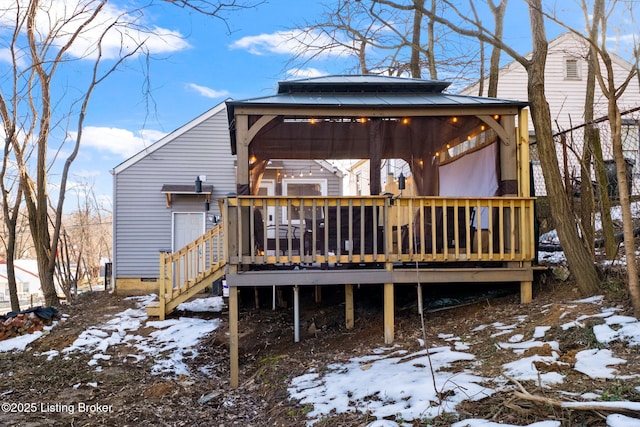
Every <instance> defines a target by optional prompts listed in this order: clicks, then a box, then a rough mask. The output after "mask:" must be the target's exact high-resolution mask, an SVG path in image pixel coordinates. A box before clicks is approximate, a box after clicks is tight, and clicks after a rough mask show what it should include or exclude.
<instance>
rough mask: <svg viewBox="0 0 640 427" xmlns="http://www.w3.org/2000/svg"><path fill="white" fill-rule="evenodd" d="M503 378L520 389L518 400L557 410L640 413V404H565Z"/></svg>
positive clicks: (516, 392)
mask: <svg viewBox="0 0 640 427" xmlns="http://www.w3.org/2000/svg"><path fill="white" fill-rule="evenodd" d="M503 376H504V377H505V378H506V379H508V380H509V381H511V382H512V383H513V384H515V385H516V387H518V389H519V391H515V392H514V393H513V394H514V396H515V397H516V398H518V399H523V400H527V401H530V402H535V403H542V404H544V405H551V406H553V407H556V408H564V409H573V410H577V411H611V412H632V413H635V414H637V413H638V412H640V402H628V401H616V402H594V401H590V402H564V401H562V400H557V399H551V398H549V397H544V396H538V395H534V394H531V393H529V392H528V391H527V390H526V389H525V388H524V387H523V386H522V384H520V383H519V382H518V381H517V380H515V379H513V378H510V377H509V376H507V375H504V374H503Z"/></svg>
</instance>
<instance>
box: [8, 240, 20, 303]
mask: <svg viewBox="0 0 640 427" xmlns="http://www.w3.org/2000/svg"><path fill="white" fill-rule="evenodd" d="M9 233H10V234H9V242H8V243H7V281H8V282H9V299H10V300H11V311H20V299H19V298H18V284H17V282H16V267H15V263H14V259H15V256H16V244H15V240H16V239H15V228H14V229H13V232H11V231H9Z"/></svg>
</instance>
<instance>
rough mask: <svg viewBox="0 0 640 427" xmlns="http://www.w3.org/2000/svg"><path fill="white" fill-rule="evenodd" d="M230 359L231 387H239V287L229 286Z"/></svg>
mask: <svg viewBox="0 0 640 427" xmlns="http://www.w3.org/2000/svg"><path fill="white" fill-rule="evenodd" d="M229 361H230V365H231V366H230V372H231V380H230V382H231V388H238V383H239V381H238V378H239V366H238V287H237V286H230V287H229Z"/></svg>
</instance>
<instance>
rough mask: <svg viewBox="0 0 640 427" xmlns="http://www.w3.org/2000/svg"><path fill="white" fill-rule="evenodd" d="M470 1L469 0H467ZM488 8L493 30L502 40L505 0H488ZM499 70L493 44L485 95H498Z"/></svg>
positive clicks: (498, 50)
mask: <svg viewBox="0 0 640 427" xmlns="http://www.w3.org/2000/svg"><path fill="white" fill-rule="evenodd" d="M469 2H470V3H472V2H471V0H470V1H469ZM488 3H489V9H490V10H491V14H492V15H493V23H494V28H495V29H494V32H495V36H496V38H497V39H498V40H502V35H503V34H504V14H505V11H506V10H507V0H500V3H499V4H498V5H496V4H495V3H494V2H493V0H488ZM499 70H500V47H499V46H493V49H492V51H491V60H490V63H489V88H488V89H487V96H490V97H492V98H495V97H496V96H497V95H498V75H499Z"/></svg>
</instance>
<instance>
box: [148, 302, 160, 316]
mask: <svg viewBox="0 0 640 427" xmlns="http://www.w3.org/2000/svg"><path fill="white" fill-rule="evenodd" d="M147 316H149V317H160V303H159V302H152V303H150V304H148V305H147Z"/></svg>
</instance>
